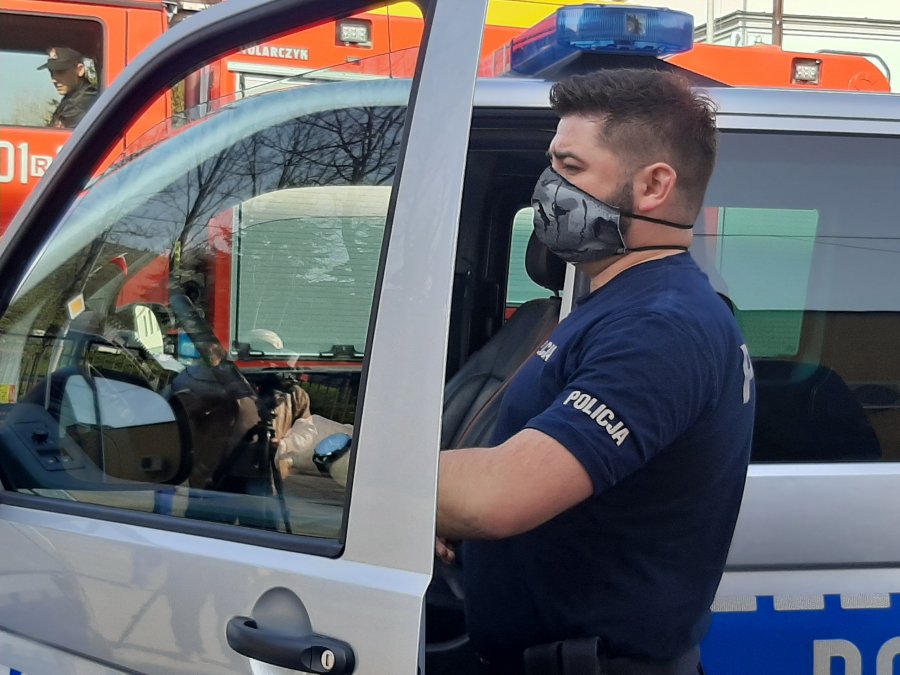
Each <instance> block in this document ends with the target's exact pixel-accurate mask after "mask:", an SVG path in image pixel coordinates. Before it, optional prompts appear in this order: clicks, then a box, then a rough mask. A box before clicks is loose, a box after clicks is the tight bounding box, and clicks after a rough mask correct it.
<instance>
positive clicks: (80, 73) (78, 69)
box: [75, 63, 85, 77]
mask: <svg viewBox="0 0 900 675" xmlns="http://www.w3.org/2000/svg"><path fill="white" fill-rule="evenodd" d="M84 73H85V70H84V64H83V63H79V64H78V65H76V66H75V74H76V75H78V77H84Z"/></svg>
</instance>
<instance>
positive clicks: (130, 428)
mask: <svg viewBox="0 0 900 675" xmlns="http://www.w3.org/2000/svg"><path fill="white" fill-rule="evenodd" d="M161 346H162V344H161V342H160V347H161ZM59 426H60V430H61V433H65V434H67V435H68V436H69V437H70V438H72V439H73V440H74V441H76V442H77V443H78V445H79V446H81V448H82V450H83V451H84V452H85V454H86V455H87V456H88V457H89V458H90V459H91V460H93V462H94V463H95V464H96V465H97V466H98V467H99V468H100V469H101V470H102V471H103V472H104V473H105V474H106V475H108V476H112V477H115V478H121V479H125V480H134V481H141V482H152V483H176V482H181V481H182V480H184V478H185V477H186V476H187V473H188V472H189V471H190V462H189V453H188V452H187V442H188V439H186V438H184V437H183V436H182V426H181V425H180V424H179V421H178V419H177V417H176V414H175V411H174V410H173V409H172V407H171V406H170V405H169V402H168V401H166V399H165V398H163V397H162V396H160V395H159V394H157V393H156V392H154V391H152V390H150V389H147V388H146V387H143V386H140V385H137V384H133V383H131V382H127V381H124V380H119V379H112V378H105V377H98V378H95V379H93V380H92V381H91V382H88V381H87V379H85V377H84V376H83V375H78V374H73V375H71V376H70V377H68V378H67V379H66V382H65V387H64V389H63V395H62V400H61V402H60V409H59Z"/></svg>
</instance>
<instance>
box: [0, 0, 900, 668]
mask: <svg viewBox="0 0 900 675" xmlns="http://www.w3.org/2000/svg"><path fill="white" fill-rule="evenodd" d="M486 2H487V0H472V1H470V2H464V3H460V2H449V0H432V1H430V2H425V3H424V6H423V11H424V16H425V17H426V18H425V21H426V24H427V31H426V36H427V37H426V39H425V40H424V42H423V44H422V48H421V50H418V58H417V60H413V61H412V62H413V63H415V67H414V68H415V76H414V78H412V79H391V78H364V77H359V78H355V79H354V80H353V81H347V78H346V77H341V78H337V80H336V81H333V82H327V81H326V80H328V77H327V75H328V74H327V73H318V83H317V84H316V85H315V86H289V87H285V88H278V87H274V86H269V87H266V92H265V93H262V94H260V95H250V94H252V92H247V95H246V96H245V97H243V98H242V99H241V100H239V101H237V102H235V103H232V104H229V105H224V106H215V105H213V103H212V102H210V103H209V105H208V108H209V111H208V112H209V114H208V115H206V116H203V117H201V118H197V119H191V120H189V121H187V122H185V123H184V124H181V125H172V126H171V127H170V128H169V129H168V131H167V132H166V133H164V134H162V135H161V136H160V138H158V139H157V142H156V143H155V144H153V145H150V146H148V147H145V148H143V149H142V150H140V151H139V152H133V153H131V154H129V155H128V156H127V157H126V158H125V159H123V160H122V161H121V162H119V163H117V164H115V165H114V166H113V167H112V168H110V169H109V170H106V171H104V172H103V173H102V175H100V172H99V171H98V167H99V166H100V165H101V163H102V161H103V159H104V156H105V155H106V153H107V151H108V149H109V148H111V147H112V146H113V145H114V144H115V142H116V140H117V139H118V138H119V137H120V136H121V135H122V133H123V131H124V130H125V129H126V128H127V127H128V125H129V123H130V121H131V120H133V119H135V118H136V116H137V115H138V114H139V113H140V111H141V109H142V108H143V107H144V106H145V105H146V104H147V103H148V102H149V101H150V100H151V99H152V98H153V97H154V96H155V95H156V94H157V92H159V91H161V90H163V89H164V88H165V87H167V86H169V85H170V84H171V83H172V82H175V81H176V80H178V79H179V78H182V77H184V76H185V75H186V74H187V73H189V72H191V71H192V70H195V69H197V68H199V67H201V66H202V65H203V64H204V63H205V62H208V61H210V60H211V59H213V58H215V57H216V56H217V55H219V54H221V53H225V52H228V51H230V50H233V49H234V48H236V47H238V46H240V45H245V44H249V43H256V42H260V41H263V40H265V39H267V38H268V37H272V36H274V35H277V34H280V33H284V32H285V31H288V30H295V29H298V28H302V27H304V26H307V25H313V24H316V23H318V22H321V21H325V20H329V19H332V18H334V17H336V16H346V15H349V14H351V13H353V12H357V11H360V10H361V9H364V8H365V7H366V5H365V4H364V3H359V2H355V1H353V0H307V1H303V0H264V1H261V2H259V1H257V2H249V1H245V0H230V1H229V2H227V3H224V4H222V5H218V6H216V7H214V8H212V9H209V10H206V11H204V12H202V13H201V14H199V15H197V16H194V17H192V18H191V19H190V20H189V21H186V22H183V23H181V24H180V25H179V26H177V27H176V28H175V29H174V30H173V31H172V32H171V33H170V34H168V35H167V36H166V37H165V38H163V39H162V40H161V41H160V42H159V43H158V44H157V45H156V46H154V47H153V48H152V49H150V50H149V51H148V52H147V53H146V54H144V55H143V56H142V57H141V59H139V61H138V62H137V63H136V64H135V66H134V67H133V68H131V69H130V70H129V71H127V72H126V76H124V77H122V78H120V79H119V81H118V84H117V85H116V86H115V87H112V88H111V89H110V90H109V91H107V92H105V93H104V95H103V96H102V99H101V101H100V102H99V103H98V105H96V106H94V107H93V108H92V109H91V111H90V112H89V113H88V117H87V118H86V121H85V123H84V124H83V125H82V126H80V127H79V129H78V130H77V131H76V133H75V135H74V136H73V138H72V141H71V142H70V144H69V145H68V146H67V147H66V148H65V149H64V150H63V152H62V153H61V156H60V158H59V160H58V161H57V162H56V163H54V164H53V166H52V167H51V169H50V171H49V172H48V174H47V175H46V176H45V178H44V180H43V182H42V185H41V186H40V187H39V189H38V190H37V191H36V193H35V194H34V195H33V196H32V198H31V200H30V201H29V203H28V204H27V205H26V207H25V209H24V210H23V212H22V213H21V214H20V215H19V216H18V218H17V221H16V222H15V224H14V226H13V229H12V231H11V232H10V234H9V235H7V237H6V238H5V239H4V241H3V242H2V246H0V274H2V279H3V284H2V288H0V312H2V315H0V673H6V672H7V671H8V672H10V673H26V674H29V675H37V674H41V673H97V672H132V673H133V672H149V673H192V674H193V673H231V672H235V673H240V672H244V673H247V672H253V673H285V672H314V673H335V674H338V673H351V672H353V673H410V674H413V673H417V672H427V673H447V674H449V673H469V672H474V670H473V661H472V653H471V649H470V647H469V645H468V641H467V638H466V633H465V625H464V621H463V619H462V611H461V607H462V599H461V590H460V587H459V584H458V581H457V571H456V570H454V569H453V568H450V567H445V566H443V565H441V564H437V563H436V562H435V559H434V553H433V550H434V549H433V547H434V523H435V502H436V482H437V463H438V456H439V451H440V450H441V449H442V448H450V447H461V446H465V445H477V444H479V443H483V442H484V439H485V437H486V435H487V434H488V433H489V431H490V424H491V421H492V412H493V410H494V408H493V406H495V404H496V400H497V398H498V393H499V392H502V387H503V382H504V381H505V379H506V378H508V377H509V376H510V375H511V374H512V373H513V372H515V369H516V367H517V365H518V362H519V361H521V360H522V359H524V358H525V357H527V356H528V355H529V354H530V353H532V352H533V351H534V350H535V349H536V348H537V347H538V345H539V344H540V342H541V341H542V336H544V335H545V334H546V332H547V331H548V330H550V329H551V328H552V326H553V325H554V324H555V323H556V322H557V321H558V320H559V319H560V317H562V316H565V314H566V312H567V309H568V307H570V306H571V302H572V299H573V298H574V297H576V296H577V295H578V294H579V293H580V292H582V291H583V287H584V283H583V280H581V279H579V278H578V275H576V274H575V273H574V270H572V269H571V268H570V269H566V268H565V267H564V266H562V265H561V264H560V263H559V262H558V261H556V260H555V259H554V258H552V257H551V256H548V255H547V254H546V252H545V251H542V250H541V249H540V247H539V246H537V245H536V244H535V242H533V241H531V240H530V239H529V236H528V233H529V223H530V211H529V208H530V195H531V191H532V188H533V186H534V183H535V180H536V178H537V176H538V175H539V174H540V172H541V171H542V169H543V168H544V167H545V165H546V163H547V160H546V157H545V152H546V149H547V146H548V143H549V141H550V139H551V138H552V136H553V133H554V129H555V125H556V119H555V117H554V115H553V114H552V112H551V111H550V110H549V107H548V100H547V98H548V91H549V86H550V85H549V82H548V81H547V80H548V79H552V77H553V71H554V68H555V67H556V66H557V65H558V64H559V63H560V61H561V60H562V61H566V62H567V63H569V62H571V60H572V56H573V52H571V51H567V50H568V49H569V48H568V47H567V46H566V44H565V42H564V37H565V36H564V35H563V31H562V30H560V31H559V32H558V33H554V32H553V31H552V30H551V31H550V34H551V37H550V38H549V40H550V42H548V43H547V44H546V45H544V46H545V47H546V49H545V50H544V51H541V49H538V50H537V52H529V53H527V54H525V55H524V56H525V57H527V59H526V60H529V61H530V62H531V63H532V65H534V64H535V63H537V67H536V72H538V73H539V75H540V77H536V78H528V77H518V78H495V79H490V80H488V79H485V80H477V78H476V71H477V67H478V58H479V51H480V41H481V35H480V31H479V30H475V29H473V27H475V26H480V25H482V23H483V21H484V16H485V5H486ZM586 11H587V10H585V12H586ZM569 16H572V15H569ZM578 16H579V17H580V18H579V22H580V23H581V24H582V26H581V27H582V28H583V27H584V26H588V27H589V26H590V16H589V15H587V14H581V15H578ZM642 16H644V15H642ZM623 17H624V18H626V19H627V18H628V17H627V12H623ZM638 18H641V17H638ZM646 18H647V17H646V16H644V19H646ZM634 20H635V17H631V22H630V25H631V26H632V27H633V26H634V25H635V23H634ZM562 23H563V22H562V20H561V19H560V20H559V25H560V26H562ZM638 23H640V22H638ZM651 23H652V22H651ZM648 25H650V24H648ZM566 35H568V36H569V37H571V31H569V32H568V33H566ZM641 39H642V40H645V39H646V40H649V39H650V38H649V37H646V36H644V35H643V33H642V34H641ZM573 41H577V40H573ZM582 42H583V41H582ZM617 44H619V45H621V44H623V41H622V40H619V41H618V43H617ZM533 47H534V44H533V43H529V48H533ZM539 47H540V45H539ZM513 56H515V55H513ZM520 56H522V55H520ZM619 56H621V57H622V58H624V59H626V60H628V56H627V55H624V56H623V55H621V54H620V55H619ZM585 67H593V66H592V65H591V64H590V63H588V64H587V66H585ZM288 84H303V82H299V81H294V82H291V83H288ZM709 92H710V95H711V96H712V97H713V99H714V100H715V101H716V103H717V105H718V108H719V113H718V126H719V129H720V130H721V137H720V152H719V160H718V164H717V167H716V171H715V174H714V176H713V179H712V183H711V185H710V188H709V192H708V195H707V203H706V207H705V208H704V210H703V212H702V214H701V216H700V218H699V219H698V222H697V223H696V226H695V234H696V239H695V244H694V246H693V248H692V255H694V257H695V258H696V259H697V261H698V262H699V263H700V265H701V266H702V267H703V269H704V270H705V271H706V272H707V274H708V275H709V277H710V279H711V281H712V283H713V285H714V286H715V287H716V290H718V291H719V292H720V294H721V295H722V297H723V301H725V302H727V303H729V305H730V306H731V307H732V308H733V311H734V312H735V314H736V316H737V318H738V320H739V322H740V324H741V326H742V328H743V330H744V332H745V335H746V337H747V343H748V345H749V348H750V351H751V354H752V356H753V365H754V370H755V377H756V382H757V388H758V419H757V422H756V427H755V440H754V448H753V463H752V465H751V467H750V470H749V475H748V479H747V486H746V491H745V495H744V501H743V508H742V512H741V516H740V518H739V522H738V526H737V530H736V533H735V537H734V542H733V545H732V549H731V552H730V555H729V559H728V567H727V569H726V572H725V575H724V577H723V579H722V583H721V585H720V588H719V592H718V595H717V597H716V600H715V603H714V605H713V607H712V609H713V621H712V626H711V629H710V632H709V634H708V636H707V638H706V640H705V641H704V643H703V645H702V647H703V661H704V666H705V669H706V672H707V673H709V674H710V675H744V674H746V675H751V674H752V675H759V674H760V673H767V674H783V675H796V674H804V673H806V674H810V675H830V674H832V673H834V674H837V673H845V674H846V675H861V674H863V673H867V674H873V675H889V674H890V673H893V672H895V667H894V660H895V656H896V655H898V654H900V265H898V261H900V241H898V233H900V229H898V223H897V216H896V212H897V207H896V202H897V190H898V187H900V160H898V154H900V152H898V151H900V99H898V98H897V97H895V96H892V95H875V94H857V93H853V94H851V93H823V92H810V91H787V90H785V91H764V90H753V91H751V90H736V89H726V88H715V89H714V88H710V89H709ZM894 256H897V257H896V258H895V257H894ZM895 328H896V329H897V332H896V333H895V332H892V331H893V330H894V329H895ZM560 573H562V574H564V573H565V571H564V570H561V571H560ZM498 574H503V570H498ZM894 602H898V605H894V604H893V603H894Z"/></svg>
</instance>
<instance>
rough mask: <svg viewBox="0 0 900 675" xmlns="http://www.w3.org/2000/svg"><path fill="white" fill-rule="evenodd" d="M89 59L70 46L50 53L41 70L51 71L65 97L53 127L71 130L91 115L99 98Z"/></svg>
mask: <svg viewBox="0 0 900 675" xmlns="http://www.w3.org/2000/svg"><path fill="white" fill-rule="evenodd" d="M84 61H85V57H84V56H83V55H82V54H81V53H80V52H77V51H75V50H74V49H70V48H68V47H53V48H51V49H50V50H49V51H48V58H47V62H46V63H44V64H42V65H40V66H38V70H44V69H46V70H48V71H50V79H51V80H52V82H53V86H55V87H56V91H58V92H59V93H60V94H61V95H62V100H61V101H60V102H59V105H57V106H56V110H55V111H54V112H53V116H52V117H51V118H50V122H49V123H48V124H47V126H49V127H54V128H57V129H71V128H72V127H74V126H75V125H76V124H78V122H80V121H81V118H82V117H84V115H85V113H87V111H88V108H90V107H91V106H92V105H93V104H94V101H95V100H96V99H97V95H98V93H99V92H98V91H97V88H96V87H95V86H94V85H93V84H92V83H91V81H90V80H89V79H88V77H87V70H86V68H85V63H84Z"/></svg>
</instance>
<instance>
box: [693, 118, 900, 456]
mask: <svg viewBox="0 0 900 675" xmlns="http://www.w3.org/2000/svg"><path fill="white" fill-rule="evenodd" d="M896 143H897V141H896V140H895V139H893V138H874V137H864V136H838V135H819V134H793V135H788V134H760V133H729V132H725V133H723V134H722V137H721V141H720V151H719V159H718V162H717V165H716V171H715V174H714V176H713V179H712V183H711V185H710V188H709V191H708V193H707V204H708V205H709V206H708V207H707V208H706V209H704V211H703V213H702V215H701V218H700V219H699V222H698V225H697V228H696V234H697V237H696V240H695V244H694V246H693V248H692V251H693V254H694V256H695V257H696V258H697V260H698V261H699V262H700V264H701V266H702V267H703V268H704V270H705V271H706V272H707V274H708V275H709V276H710V279H711V280H712V282H713V285H714V286H715V287H716V290H718V291H719V292H720V293H721V294H723V295H724V296H726V297H727V298H729V299H730V301H731V303H732V304H733V305H734V311H735V314H736V316H737V318H738V321H739V322H740V324H741V327H742V329H743V331H744V333H745V335H746V338H747V344H748V346H749V349H750V353H751V356H752V357H753V363H754V369H755V374H756V381H757V393H758V402H757V405H758V415H757V422H756V428H755V437H754V449H753V459H754V461H789V462H808V461H871V460H897V459H900V357H898V355H900V283H898V282H897V272H896V270H897V264H898V260H900V241H898V234H897V231H896V227H895V220H896V219H895V216H894V213H895V210H896V209H895V206H894V204H893V201H894V200H893V192H894V189H893V187H892V186H894V185H896V184H897V181H898V180H900V168H898V166H897V164H896V162H895V161H894V159H893V153H892V152H890V148H891V147H893V145H894V144H896ZM835 185H840V186H842V187H841V189H840V190H835V189H834V186H835Z"/></svg>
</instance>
